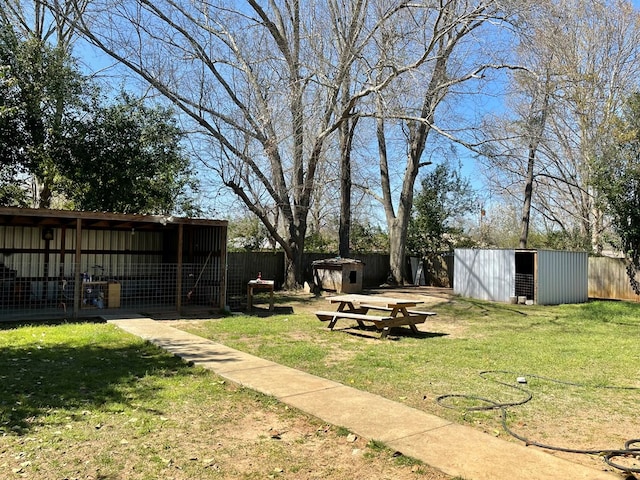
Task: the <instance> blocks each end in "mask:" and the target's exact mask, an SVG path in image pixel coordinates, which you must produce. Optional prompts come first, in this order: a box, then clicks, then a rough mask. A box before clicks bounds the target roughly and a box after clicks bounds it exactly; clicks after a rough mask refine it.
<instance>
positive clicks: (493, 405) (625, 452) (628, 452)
mask: <svg viewBox="0 0 640 480" xmlns="http://www.w3.org/2000/svg"><path fill="white" fill-rule="evenodd" d="M490 374H509V375H519V374H516V372H511V371H508V370H484V371H482V372H480V373H479V375H480V377H482V378H484V379H486V378H487V376H488V375H490ZM527 377H529V378H538V379H540V380H545V381H548V382H553V383H559V384H563V385H570V386H573V387H584V386H585V385H582V384H579V383H573V382H566V381H563V380H557V379H554V378H549V377H543V376H540V375H532V374H528V375H525V376H522V377H518V379H520V378H523V379H524V378H527ZM490 380H491V381H493V382H495V383H498V384H500V385H504V386H506V387H508V388H511V389H514V390H517V391H518V392H520V393H522V395H523V398H522V399H521V400H517V401H514V402H497V401H495V400H492V399H489V398H484V397H480V396H477V395H467V394H446V395H441V396H439V397H437V398H436V402H437V403H438V405H440V406H442V407H444V408H450V409H456V407H455V406H451V405H448V404H447V400H449V399H455V398H460V399H465V400H471V401H478V402H482V403H484V404H486V405H478V406H473V407H468V408H466V409H465V410H466V411H469V412H473V411H476V412H477V411H486V410H500V412H501V422H502V428H503V429H504V431H505V432H507V433H508V434H509V435H511V436H512V437H514V438H516V439H518V440H520V441H521V442H524V443H525V444H526V445H527V446H529V445H533V446H535V447H539V448H544V449H547V450H553V451H557V452H565V453H577V454H584V455H600V456H602V457H603V458H604V461H605V463H606V464H607V465H609V466H610V467H612V468H616V469H618V470H621V471H623V472H625V473H629V474H632V473H640V468H631V467H627V466H624V465H620V464H618V463H616V461H615V459H617V458H622V457H635V458H637V459H640V438H635V439H631V440H627V441H626V442H625V444H624V448H621V449H610V448H602V449H590V450H586V449H576V448H565V447H558V446H554V445H547V444H544V443H540V442H536V441H532V440H530V439H528V438H526V437H523V436H522V435H519V434H517V433H516V432H514V431H513V430H511V429H510V428H509V426H508V424H507V411H508V409H509V407H515V406H518V405H524V404H525V403H527V402H529V401H530V400H532V399H533V394H532V393H531V392H530V391H529V390H527V389H525V388H524V387H522V386H520V385H513V384H511V383H507V382H502V381H499V380H496V379H490ZM598 388H605V389H615V390H640V388H639V387H615V386H603V387H598Z"/></svg>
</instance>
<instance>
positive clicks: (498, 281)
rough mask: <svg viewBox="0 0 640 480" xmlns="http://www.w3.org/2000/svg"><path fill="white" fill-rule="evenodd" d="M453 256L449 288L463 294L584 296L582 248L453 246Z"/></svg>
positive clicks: (538, 299)
mask: <svg viewBox="0 0 640 480" xmlns="http://www.w3.org/2000/svg"><path fill="white" fill-rule="evenodd" d="M454 256H455V258H454V284H453V291H454V293H456V294H459V295H462V296H465V297H471V298H478V299H481V300H491V301H496V302H509V301H511V299H512V298H514V297H515V298H517V297H526V299H527V300H531V301H533V303H536V304H538V305H557V304H561V303H582V302H586V301H587V300H588V255H587V253H586V252H567V251H557V250H516V249H513V250H480V249H456V250H455V252H454Z"/></svg>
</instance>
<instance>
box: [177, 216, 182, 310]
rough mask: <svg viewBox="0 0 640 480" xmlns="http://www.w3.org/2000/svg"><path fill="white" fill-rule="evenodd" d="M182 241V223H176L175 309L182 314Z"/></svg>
mask: <svg viewBox="0 0 640 480" xmlns="http://www.w3.org/2000/svg"><path fill="white" fill-rule="evenodd" d="M182 241H183V228H182V224H181V223H180V224H178V253H177V257H178V268H177V278H176V310H177V311H178V313H179V314H182V312H181V310H182V295H181V292H182Z"/></svg>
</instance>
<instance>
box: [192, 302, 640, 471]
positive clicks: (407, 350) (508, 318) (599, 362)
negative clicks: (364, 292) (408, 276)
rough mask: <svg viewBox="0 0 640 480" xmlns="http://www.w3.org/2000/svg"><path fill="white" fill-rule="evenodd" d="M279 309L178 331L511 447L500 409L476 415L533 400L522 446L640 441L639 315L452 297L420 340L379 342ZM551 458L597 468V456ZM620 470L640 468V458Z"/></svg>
mask: <svg viewBox="0 0 640 480" xmlns="http://www.w3.org/2000/svg"><path fill="white" fill-rule="evenodd" d="M394 296H396V295H395V294H394ZM279 300H280V304H281V305H293V312H292V313H288V314H285V315H273V316H263V317H261V316H248V315H240V316H231V317H227V318H223V319H216V320H211V321H205V322H190V323H180V324H179V326H180V328H183V329H185V330H189V331H191V332H193V333H197V334H198V335H202V336H204V337H207V338H211V339H214V340H216V341H218V342H220V343H223V344H225V345H228V346H230V347H233V348H236V349H238V350H242V351H246V352H249V353H252V354H254V355H257V356H260V357H263V358H266V359H269V360H273V361H275V362H279V363H281V364H284V365H288V366H291V367H295V368H299V369H301V370H304V371H307V372H309V373H313V374H316V375H319V376H321V377H325V378H330V379H333V380H336V381H339V382H342V383H344V384H347V385H350V386H353V387H356V388H359V389H362V390H366V391H369V392H372V393H376V394H379V395H382V396H385V397H387V398H390V399H393V400H396V401H399V402H403V403H405V404H408V405H410V406H413V407H416V408H418V409H421V410H424V411H427V412H430V413H434V414H436V415H439V416H441V417H444V418H447V419H450V420H452V421H455V422H458V423H461V424H467V425H472V426H474V427H476V428H478V429H481V430H483V431H486V432H488V433H490V434H492V435H496V436H500V437H503V438H505V439H510V440H513V441H518V440H516V439H514V438H513V437H511V436H510V435H509V434H507V433H506V432H505V430H504V429H503V428H502V425H501V411H500V410H499V409H492V410H476V409H477V408H478V407H487V406H490V405H493V404H494V403H497V404H509V403H519V402H521V401H522V400H524V399H526V398H527V396H528V394H529V393H530V394H531V395H532V398H531V400H530V401H528V402H526V403H524V404H522V405H519V406H513V407H509V408H508V409H507V425H508V427H509V428H510V429H512V430H513V431H514V432H515V433H517V434H518V435H520V436H522V437H524V438H526V439H529V440H530V441H533V442H538V443H541V444H543V445H548V446H552V447H561V448H569V449H578V450H583V449H584V450H599V449H602V450H608V449H619V448H622V447H623V446H624V443H625V442H626V441H627V440H629V439H633V438H638V437H640V417H639V416H638V412H637V406H638V398H639V395H640V369H639V365H640V347H639V341H640V304H634V303H627V302H606V301H594V302H589V303H586V304H582V305H561V306H535V305H534V306H523V305H506V304H496V303H488V302H482V301H476V300H469V299H461V298H456V297H454V298H452V299H450V300H449V301H442V302H440V303H438V304H435V305H430V306H429V307H428V309H432V310H435V311H436V312H437V313H438V315H437V316H436V317H434V318H432V319H428V320H427V323H426V324H425V325H423V326H421V327H420V328H421V330H422V332H423V333H422V334H421V335H419V336H413V335H411V334H410V333H409V332H408V330H404V331H403V330H395V331H393V332H392V333H391V334H390V335H389V338H388V339H387V340H380V339H379V334H377V333H376V332H368V331H364V332H363V331H358V330H357V329H354V328H344V327H345V326H348V324H347V323H345V322H344V321H343V323H340V322H339V323H338V325H337V328H336V329H335V330H334V331H329V330H327V328H326V323H322V322H319V321H318V320H317V318H316V317H315V316H314V315H313V310H314V309H323V310H326V308H327V305H326V300H323V299H319V300H318V299H313V298H312V297H308V298H303V301H300V298H299V297H297V298H296V297H291V298H283V297H281V298H280V299H279ZM353 326H355V323H354V324H353ZM483 372H486V373H483ZM517 377H525V378H526V381H527V383H526V384H520V383H518V382H517ZM514 387H523V388H524V389H525V390H526V391H523V390H521V389H518V388H514ZM478 397H480V398H478ZM636 446H637V445H636ZM556 454H558V455H562V456H566V457H567V458H569V459H571V460H573V461H578V462H581V463H586V464H589V465H592V466H595V467H596V468H602V466H603V461H602V458H600V457H599V456H597V455H576V454H564V453H556ZM627 461H628V462H631V467H632V468H640V461H639V460H638V459H637V458H632V459H630V460H627Z"/></svg>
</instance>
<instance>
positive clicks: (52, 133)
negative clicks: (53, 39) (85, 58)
mask: <svg viewBox="0 0 640 480" xmlns="http://www.w3.org/2000/svg"><path fill="white" fill-rule="evenodd" d="M0 68H1V72H0V93H1V94H2V95H1V98H0V156H1V158H2V160H3V163H2V165H3V167H2V171H1V175H2V176H3V178H2V180H4V181H5V183H3V186H2V191H3V193H4V194H5V195H4V196H3V198H4V204H17V205H21V204H24V203H26V193H25V190H24V189H20V188H18V186H17V183H19V182H20V181H21V180H28V179H32V181H33V183H35V184H36V186H37V189H36V190H37V197H36V198H35V199H33V200H32V203H33V204H34V205H35V206H39V207H49V206H50V204H51V199H52V195H53V193H54V189H55V183H56V181H57V180H59V169H58V165H59V164H60V163H61V162H63V161H64V159H63V158H60V157H56V153H57V152H56V151H55V149H54V148H52V147H53V146H54V145H55V144H56V143H57V141H58V139H59V138H60V137H61V136H62V135H63V133H62V128H63V116H64V110H65V109H73V108H76V107H77V100H78V99H79V95H80V92H81V91H82V85H83V78H82V76H81V75H80V74H79V73H78V71H77V69H74V67H73V65H72V62H71V60H70V58H69V57H67V56H66V55H65V53H64V51H63V50H61V49H59V48H54V47H51V46H49V45H47V44H46V43H44V42H43V41H41V40H40V39H38V38H37V37H35V36H27V37H24V36H22V35H21V34H19V33H17V32H16V31H14V29H13V28H12V26H11V25H8V24H6V23H2V24H0ZM7 178H8V179H9V180H10V181H9V185H7V184H6V180H7Z"/></svg>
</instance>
